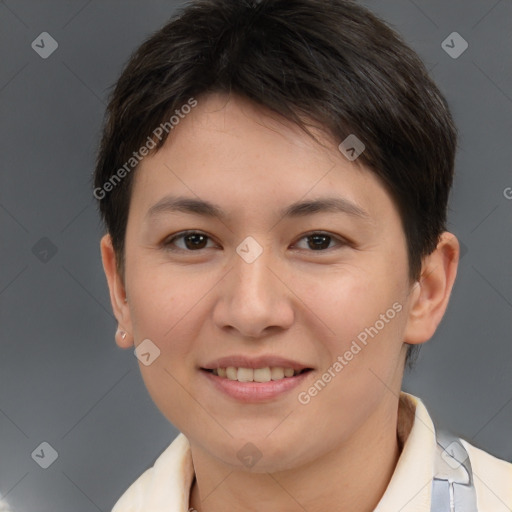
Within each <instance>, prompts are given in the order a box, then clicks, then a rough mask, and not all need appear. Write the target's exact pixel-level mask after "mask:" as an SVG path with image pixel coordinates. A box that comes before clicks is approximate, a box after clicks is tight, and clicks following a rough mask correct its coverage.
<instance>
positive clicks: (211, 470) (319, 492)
mask: <svg viewBox="0 0 512 512" xmlns="http://www.w3.org/2000/svg"><path fill="white" fill-rule="evenodd" d="M390 397H391V398H390ZM397 409H398V400H397V399H396V397H394V396H393V395H392V394H389V395H388V396H387V400H383V401H382V403H381V407H379V409H378V410H376V411H374V414H373V415H372V417H370V418H368V421H366V422H365V424H364V425H362V426H361V427H360V428H359V429H358V430H357V431H356V432H354V434H353V435H352V436H351V437H350V438H349V439H348V441H344V442H343V444H340V445H339V446H335V447H333V449H332V450H330V451H329V452H328V453H326V454H324V455H322V456H321V457H318V458H316V459H314V460H312V461H310V462H309V463H307V464H304V465H302V466H300V467H295V468H293V469H289V470H286V471H279V472H275V473H252V472H247V471H240V470H238V469H235V470H233V468H232V467H228V466H226V465H223V464H221V463H220V462H219V461H218V460H216V459H213V458H212V457H211V456H210V455H209V454H207V453H205V452H202V451H201V450H200V449H199V448H198V447H195V446H194V445H193V444H191V452H192V459H193V463H194V468H195V473H196V480H195V481H194V484H193V487H192V490H191V495H190V507H191V508H193V509H195V510H197V512H220V511H224V510H247V511H251V512H262V511H268V510H269V509H272V510H279V511H282V512H296V511H301V512H303V511H304V510H307V511H308V512H317V511H318V512H320V511H325V510H329V509H331V510H332V509H333V507H334V508H335V510H337V511H339V512H356V511H357V512H363V511H372V510H374V508H375V507H376V506H377V504H378V502H379V501H380V499H381V497H382V495H383V494H384V492H385V490H386V487H387V486H388V484H389V481H390V479H391V476H392V475H393V471H394V469H395V466H396V464H397V462H398V457H399V456H400V448H399V444H398V440H397V418H398V411H397ZM201 498H202V499H201Z"/></svg>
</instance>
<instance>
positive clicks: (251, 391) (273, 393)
mask: <svg viewBox="0 0 512 512" xmlns="http://www.w3.org/2000/svg"><path fill="white" fill-rule="evenodd" d="M200 372H201V373H202V374H204V375H205V376H206V378H207V379H208V380H209V381H210V382H211V383H212V384H213V385H214V386H215V387H216V388H217V389H219V390H220V391H222V392H223V393H225V394H227V395H229V396H230V397H232V398H235V399H236V400H238V401H240V402H247V403H254V402H264V401H267V400H271V399H273V398H276V397H277V396H279V395H282V394H283V393H286V392H287V391H290V390H292V389H293V388H295V387H297V386H298V385H299V384H301V383H302V382H303V381H304V380H305V379H306V378H307V377H308V376H309V374H310V373H311V370H309V371H307V372H304V373H301V374H299V375H295V376H294V377H285V378H283V379H279V380H271V381H269V382H239V381H237V380H230V379H226V378H225V377H219V376H218V375H214V374H213V373H211V372H208V371H206V370H200Z"/></svg>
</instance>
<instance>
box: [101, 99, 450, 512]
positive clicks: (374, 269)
mask: <svg viewBox="0 0 512 512" xmlns="http://www.w3.org/2000/svg"><path fill="white" fill-rule="evenodd" d="M315 133H316V134H317V135H319V136H321V137H322V140H323V141H324V146H321V145H319V144H316V143H315V142H314V141H313V140H312V139H311V138H309V137H308V136H307V135H306V134H305V133H304V132H302V131H301V130H300V129H299V128H298V127H297V126H296V125H294V124H292V123H289V122H287V121H285V120H282V119H279V118H278V117H276V116H275V115H274V114H271V113H269V112H267V111H264V110H262V109H261V108H260V107H257V106H254V105H253V104H252V103H250V102H249V101H248V100H245V99H241V98H239V97H236V96H230V97H229V98H228V97H226V96H219V95H209V96H206V97H202V98H199V103H198V106H197V107H196V108H195V109H193V111H192V112H191V113H190V114H188V115H187V116H186V118H185V119H183V120H182V121H181V122H180V124H179V126H177V127H176V128H175V129H174V131H173V132H171V135H170V137H169V138H168V139H167V141H166V143H165V145H164V146H163V147H162V149H161V150H160V151H158V152H157V153H156V154H152V155H150V156H148V157H146V158H145V159H144V160H143V161H142V162H141V164H140V166H139V168H138V169H137V170H136V171H135V172H136V174H135V176H134V179H135V182H134V188H133V194H132V199H131V204H130V212H129V218H128V224H127V232H126V265H125V275H124V276H120V275H119V274H118V273H117V271H116V265H115V255H114V251H113V249H112V245H111V241H110V237H109V235H105V236H104V237H103V238H102V240H101V253H102V259H103V265H104V269H105V273H106V277H107V280H108V284H109V289H110V297H111V301H112V306H113V310H114V313H115V316H116V318H117V320H118V322H119V327H120V329H123V330H124V331H126V332H127V333H128V336H127V337H126V339H124V340H123V339H121V338H120V337H119V336H117V337H116V339H117V343H118V345H119V346H120V347H123V348H131V347H133V345H135V346H137V345H138V344H140V343H141V342H142V340H144V339H146V338H149V339H150V340H151V341H152V342H153V343H154V344H155V345H157V346H158V347H159V349H160V351H161V352H160V356H159V357H158V358H157V359H156V360H155V361H154V362H153V363H152V364H151V365H149V366H144V365H143V364H142V363H140V371H141V373H142V376H143V379H144V382H145V384H146V386H147V389H148V391H149V393H150V394H151V396H152V398H153V400H154V401H155V403H156V405H157V406H158V407H159V409H160V410H161V412H162V413H163V414H164V415H165V417H166V418H167V419H168V420H169V421H170V422H172V423H173V424H174V425H175V426H176V427H177V428H178V429H179V430H180V431H181V432H183V433H184V434H185V435H186V436H187V438H188V440H189V441H190V445H191V454H192V460H193V464H194V469H195V474H196V481H195V483H194V485H193V488H192V491H191V502H190V506H191V507H194V508H195V509H196V510H198V511H200V512H201V511H204V512H216V511H220V510H250V511H263V510H265V511H267V510H269V508H271V509H272V510H280V511H284V512H287V511H299V510H301V511H302V510H304V509H306V510H308V511H309V512H313V511H320V510H329V509H333V507H334V506H335V507H336V510H338V511H356V510H357V511H358V512H361V511H365V510H368V511H370V510H373V508H374V507H375V506H376V505H377V503H378V501H379V499H380V498H381V496H382V495H383V493H384V491H385V489H386V487H387V485H388V483H389V480H390V478H391V476H392V474H393V470H394V467H395V465H396V462H397V460H398V457H399V448H398V444H397V439H396V431H397V411H398V397H399V393H400V388H401V382H402V376H403V366H404V358H405V353H406V345H405V344H404V342H407V343H410V344H417V343H423V342H425V341H427V340H428V339H429V338H431V336H432V335H433V334H434V332H435V330H436V328H437V326H438V324H439V322H440V321H441V319H442V317H443V314H444V312H445V309H446V306H447V304H448V300H449V296H450V293H451V289H452V286H453V282H454V279H455V276H456V269H457V262H458V255H459V245H458V242H457V239H456V238H455V236H453V235H452V234H451V233H448V232H445V233H443V234H442V236H441V237H440V241H439V244H438V246H437V249H436V250H435V251H434V252H433V253H432V254H431V255H429V256H428V257H426V258H425V259H424V260H423V267H422V278H421V279H420V280H419V281H418V282H416V283H412V282H410V280H409V278H408V262H407V251H406V240H405V236H404V232H403V229H402V225H401V222H400V216H399V214H398V211H397V209H396V207H395V205H394V203H393V201H392V199H391V197H390V196H389V194H388V193H387V192H386V190H385V188H384V187H383V186H382V184H381V183H380V181H379V180H378V178H377V177H376V176H375V175H374V174H372V173H371V172H370V171H369V170H368V169H365V168H364V167H362V166H360V165H359V164H358V162H357V160H356V161H354V162H350V161H348V160H347V159H346V158H345V157H344V156H343V155H342V154H341V153H340V151H339V150H338V149H337V145H338V143H339V141H338V142H337V141H335V140H333V139H331V138H329V137H328V136H327V135H325V134H321V133H320V132H319V131H317V132H315ZM170 193H172V194H176V195H183V196H186V197H191V198H195V199H197V198H201V199H203V200H208V201H211V202H213V203H216V204H218V205H219V206H220V207H222V209H223V210H225V212H226V213H227V217H226V218H225V219H223V220H222V221H221V220H219V219H215V218H208V217H204V216H200V215H197V214H190V213H183V212H174V213H169V212H167V213H163V214H161V215H159V216H158V217H155V218H153V220H152V221H148V220H147V217H146V214H147V212H148V210H149V208H150V207H151V206H152V205H154V204H156V203H157V202H158V201H159V200H160V199H161V198H163V197H164V196H166V195H167V194H170ZM325 196H337V197H343V198H345V199H348V200H350V201H351V202H353V203H355V204H356V205H358V206H359V207H360V208H361V209H363V210H364V211H365V212H366V213H367V215H368V216H367V217H366V218H360V217H357V216H354V215H349V214H346V213H339V212H321V213H314V214H309V215H306V216H304V217H297V218H283V217H282V216H280V215H279V214H278V211H279V210H280V209H282V208H284V207H286V206H288V205H290V204H291V203H293V202H295V201H298V200H305V199H309V200H311V199H317V198H320V197H325ZM184 230H197V231H200V232H201V233H203V234H205V235H207V236H208V237H209V238H208V239H207V240H208V241H207V243H206V246H204V248H201V249H194V247H193V246H192V248H188V249H187V247H190V245H189V246H187V245H185V240H184V239H183V238H180V239H177V240H175V241H174V245H171V246H170V247H174V248H175V249H176V250H175V251H174V252H173V251H171V250H169V248H167V249H166V248H165V247H164V245H163V243H164V242H165V241H169V239H170V238H171V237H170V235H175V234H178V233H180V232H182V231H184ZM312 231H313V232H318V231H321V232H322V233H324V234H328V235H330V236H331V237H332V238H331V239H327V241H326V246H327V245H328V248H325V249H322V250H314V244H313V242H311V239H310V238H308V237H307V236H306V235H308V234H311V232H312ZM247 236H252V237H253V238H254V239H255V240H256V241H257V242H258V243H259V244H260V246H261V247H262V249H263V252H262V254H261V255H260V256H259V257H258V258H257V259H256V260H255V261H254V262H252V263H247V262H246V261H244V260H243V259H242V258H241V257H240V256H239V255H238V254H237V252H236V248H237V246H238V245H239V244H240V243H241V242H242V240H244V239H245V238H246V237H247ZM344 239H345V240H346V242H345V243H343V240H344ZM329 240H330V243H329ZM338 240H339V241H338ZM201 247H203V246H201ZM180 249H181V250H180ZM187 251H188V252H187ZM123 277H124V279H123ZM125 297H127V298H128V302H125V301H124V299H125ZM397 302H398V303H399V304H400V305H401V306H402V310H401V312H400V313H397V314H396V316H395V317H394V318H393V319H392V320H389V322H388V323H386V324H385V327H384V328H382V329H381V330H380V331H379V333H378V335H377V336H375V337H374V338H371V339H369V341H368V344H367V345H366V346H364V348H363V349H362V350H361V351H360V352H359V353H358V354H357V355H355V356H354V358H353V359H352V360H351V361H350V362H348V364H347V365H346V366H344V368H343V370H342V371H341V372H339V373H337V374H336V377H334V378H333V379H332V380H331V382H329V384H328V385H327V386H326V387H325V388H324V389H322V390H321V392H319V393H318V394H317V395H316V396H315V397H313V398H312V399H311V401H310V402H309V403H308V404H307V405H303V404H301V403H299V401H298V399H297V396H298V394H299V392H301V391H304V390H306V391H307V389H308V388H310V387H311V385H312V384H313V383H314V382H315V381H316V380H317V379H318V378H319V377H321V375H322V374H323V373H324V372H325V371H326V370H327V368H329V367H332V365H333V363H334V362H335V361H336V359H337V357H338V356H340V355H343V354H344V353H345V352H346V351H347V350H348V349H349V348H350V345H351V343H352V341H353V340H354V339H356V338H357V335H358V334H359V333H361V332H362V331H364V329H365V328H366V327H370V326H373V325H375V323H376V321H377V320H378V319H379V318H380V315H381V314H383V313H385V312H386V311H387V310H388V309H389V308H391V307H392V305H393V304H394V303H397ZM233 354H243V355H248V356H258V355H262V354H265V355H268V354H272V355H279V356H282V357H286V358H291V359H294V360H297V361H300V362H302V363H307V366H308V367H311V368H313V371H312V372H310V373H309V374H308V376H307V378H306V380H305V382H304V383H303V384H301V386H300V387H299V388H298V389H294V390H291V391H289V392H286V393H284V394H282V395H280V396H278V397H277V398H274V399H272V400H269V401H267V402H265V403H260V404H254V403H251V404H244V403H240V402H238V401H236V400H234V399H233V398H231V397H228V396H226V395H224V394H222V393H220V392H219V391H218V390H216V389H214V387H213V386H211V385H210V383H209V381H208V379H206V378H204V375H203V374H202V373H201V370H199V368H200V367H201V366H203V365H205V364H206V363H207V362H208V361H212V360H213V359H215V358H217V357H222V356H230V355H233ZM247 442H250V443H252V444H253V445H255V446H256V447H257V450H258V451H259V453H260V454H261V459H260V460H259V461H258V462H257V463H256V464H255V465H254V466H253V467H252V468H248V467H245V466H244V465H243V464H242V463H241V462H240V460H239V459H238V457H237V452H238V451H239V450H240V449H241V448H242V447H243V446H244V445H245V444H246V443H247Z"/></svg>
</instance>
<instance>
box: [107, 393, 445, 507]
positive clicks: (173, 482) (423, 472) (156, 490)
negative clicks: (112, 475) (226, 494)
mask: <svg viewBox="0 0 512 512" xmlns="http://www.w3.org/2000/svg"><path fill="white" fill-rule="evenodd" d="M397 437H398V441H399V445H400V446H401V448H402V450H401V454H400V457H399V459H398V463H397V465H396V467H395V471H394V472H393V475H392V477H391V480H390V482H389V484H388V487H387V488H386V491H385V493H384V495H383V496H382V498H381V500H380V501H379V503H378V505H377V507H376V508H375V509H374V512H388V511H389V510H400V512H420V511H421V512H424V511H425V510H430V495H431V486H432V477H433V472H434V455H435V450H436V439H435V430H434V425H433V423H432V420H431V418H430V416H429V414H428V412H427V410H426V408H425V406H424V405H423V403H422V402H421V400H420V399H419V398H417V397H415V396H413V395H410V394H408V393H405V392H401V393H400V400H399V407H398V428H397ZM194 476H195V475H194V466H193V463H192V456H191V452H190V444H189V441H188V439H187V438H186V437H185V435H184V434H181V433H180V434H179V435H178V436H177V437H176V439H175V440H174V441H173V442H172V443H171V444H170V445H169V447H168V448H166V450H165V451H164V452H163V453H162V454H161V455H160V456H159V457H158V459H157V460H156V462H155V464H154V465H153V467H151V468H149V469H148V470H147V471H146V472H145V473H143V474H142V475H141V476H140V477H139V478H138V479H137V480H136V481H135V482H134V483H133V484H132V486H131V487H130V488H129V489H128V490H127V491H126V492H125V493H124V494H123V496H122V497H121V498H120V500H119V501H118V502H117V503H116V505H115V506H114V508H113V509H112V512H144V511H146V510H151V511H152V512H183V511H187V510H189V496H190V488H191V485H192V482H193V480H194Z"/></svg>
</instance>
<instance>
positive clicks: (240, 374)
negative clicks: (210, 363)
mask: <svg viewBox="0 0 512 512" xmlns="http://www.w3.org/2000/svg"><path fill="white" fill-rule="evenodd" d="M201 370H203V371H205V372H208V373H210V374H211V375H214V376H216V377H219V378H220V379H225V380H231V381H238V382H260V383H266V382H271V381H281V380H286V379H290V378H292V377H297V376H298V375H302V374H304V373H307V372H310V371H312V368H302V369H294V368H290V367H284V366H266V367H263V368H245V367H236V366H227V367H219V368H201Z"/></svg>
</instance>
